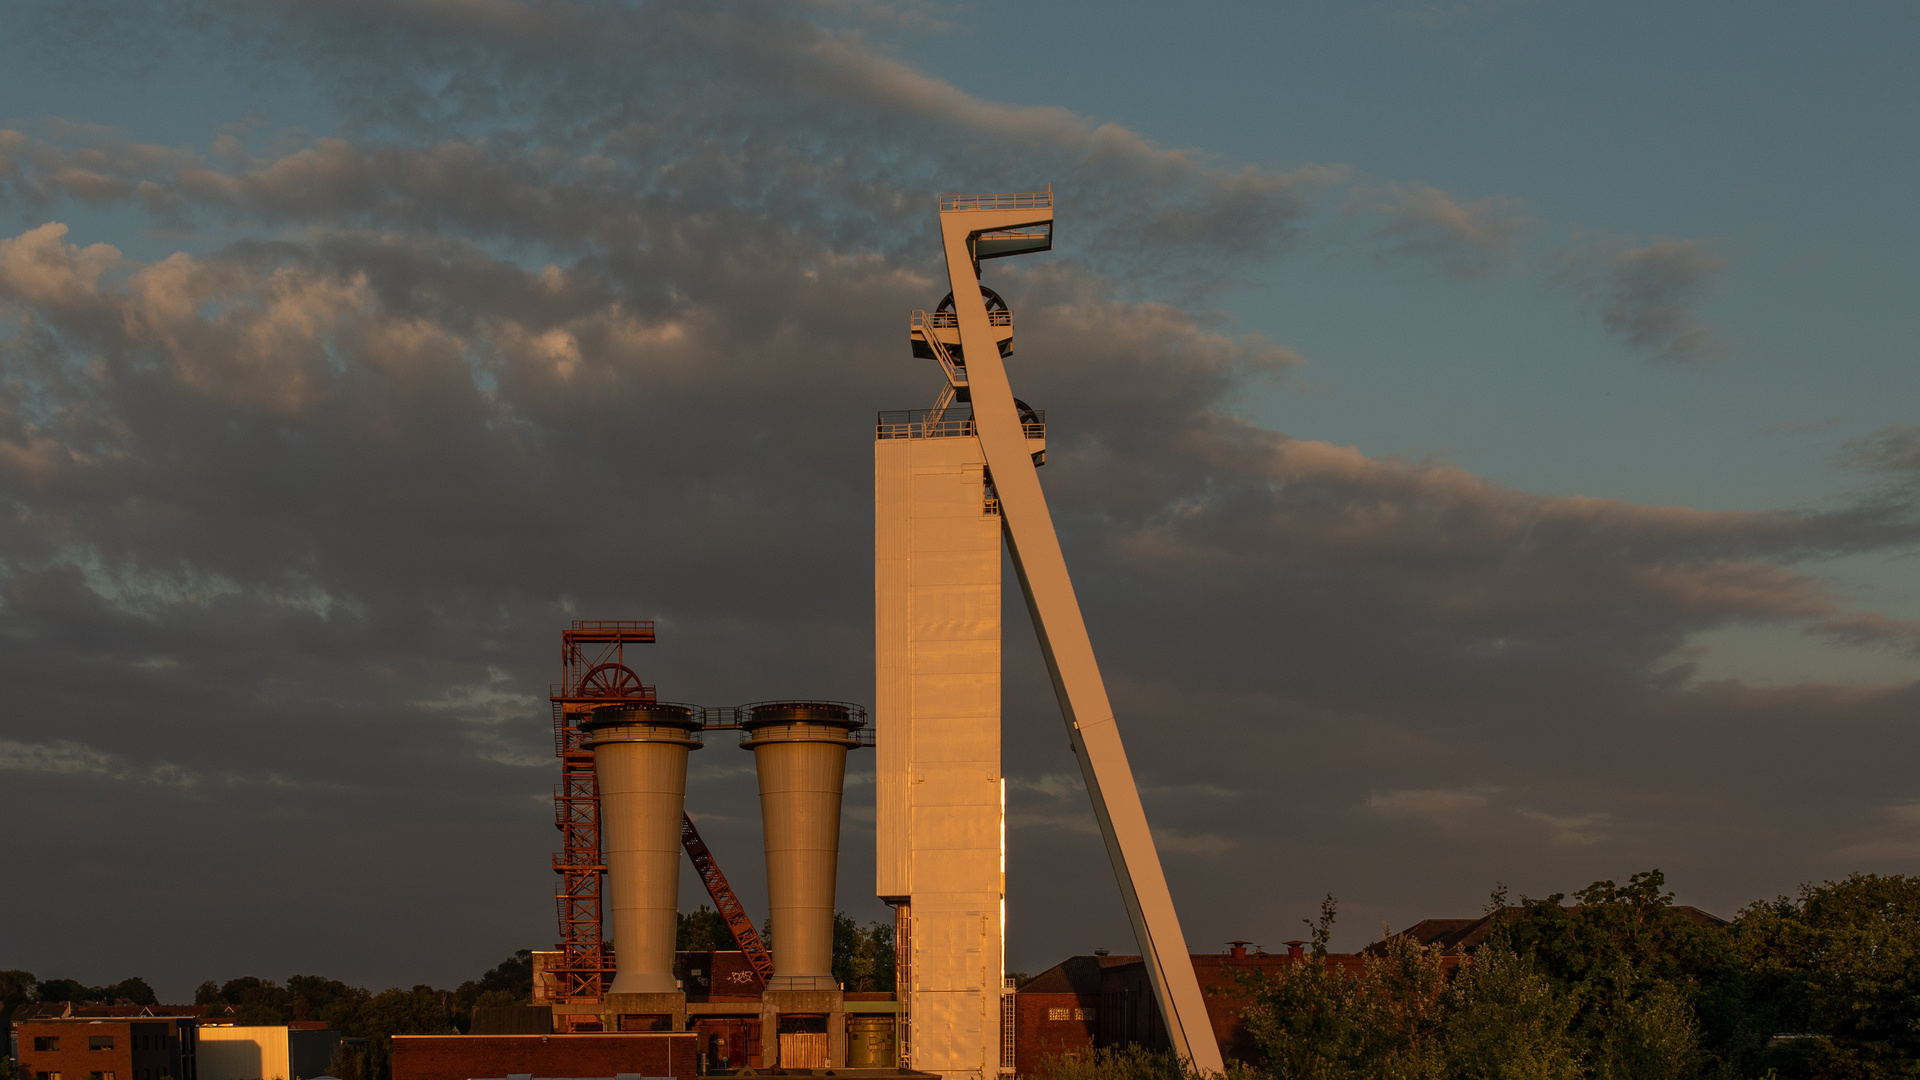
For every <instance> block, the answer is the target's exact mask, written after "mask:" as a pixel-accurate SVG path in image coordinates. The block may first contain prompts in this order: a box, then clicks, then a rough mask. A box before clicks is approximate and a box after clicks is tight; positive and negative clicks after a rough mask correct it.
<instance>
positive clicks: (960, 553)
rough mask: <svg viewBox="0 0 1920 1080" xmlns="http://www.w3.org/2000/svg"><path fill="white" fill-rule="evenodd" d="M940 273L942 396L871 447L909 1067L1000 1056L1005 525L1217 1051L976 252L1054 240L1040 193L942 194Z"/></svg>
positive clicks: (1007, 1060) (1145, 897) (1106, 814)
mask: <svg viewBox="0 0 1920 1080" xmlns="http://www.w3.org/2000/svg"><path fill="white" fill-rule="evenodd" d="M940 235H941V238H942V240H943V241H944V243H945V245H946V257H947V278H948V281H949V282H950V284H951V285H952V287H953V291H952V292H951V293H949V294H948V297H947V299H946V300H945V301H943V302H942V303H941V304H940V305H939V307H938V308H937V309H936V310H934V311H931V312H926V311H915V312H914V313H913V316H912V320H911V323H910V337H911V339H912V343H913V351H914V353H915V355H917V356H921V357H925V358H930V359H934V360H938V361H939V362H940V367H941V369H942V370H943V371H944V372H945V373H946V379H947V382H946V387H945V388H944V389H943V390H941V391H940V396H939V398H938V399H937V400H936V402H935V403H934V406H933V408H931V409H927V410H914V411H911V412H900V413H882V414H881V416H880V423H879V428H878V430H877V432H876V434H877V441H876V442H875V443H874V477H873V486H874V568H873V576H874V631H875V634H874V636H875V656H874V659H875V673H876V684H877V685H876V688H875V693H874V699H875V705H876V708H875V710H874V711H875V713H876V723H877V749H878V751H879V758H878V761H877V762H876V766H877V770H878V776H877V780H878V792H877V799H878V812H879V821H878V833H879V835H878V838H877V840H876V847H877V851H876V854H877V857H878V873H877V880H876V882H875V888H876V891H877V893H878V894H879V896H880V897H881V898H882V899H884V900H886V901H887V902H888V903H889V904H892V905H893V906H894V910H895V913H896V928H897V935H896V947H897V948H898V950H899V951H898V955H899V979H898V983H897V992H898V994H899V998H900V1002H901V1012H902V1016H901V1020H902V1023H901V1026H900V1029H899V1039H900V1044H899V1045H900V1054H901V1058H900V1064H901V1065H902V1066H903V1067H910V1068H913V1069H916V1070H921V1071H926V1072H936V1073H940V1074H943V1075H944V1076H945V1077H947V1078H948V1080H985V1078H988V1077H993V1076H995V1075H997V1074H999V1073H1002V1072H1011V1071H1012V1069H1013V1060H1012V1056H1011V1047H1012V1042H1011V1037H1012V1025H1011V1022H1010V1021H1011V1017H1010V1016H1007V1015H1006V1013H1007V1012H1009V1011H1010V1010H1009V1009H1008V1008H1007V1006H1009V1005H1010V1004H1011V999H1010V998H1009V997H1008V996H1007V995H1008V994H1010V993H1011V991H1010V990H1009V989H1008V988H1005V987H1004V986H1003V985H1002V983H1003V979H1004V976H1005V962H1004V951H1003V949H1004V940H1005V938H1004V931H1005V922H1006V797H1005V790H1006V789H1005V781H1004V779H1003V778H1002V774H1001V769H1000V599H1001V593H1000V590H1001V583H1000V538H1001V536H1002V534H1004V535H1005V537H1006V542H1007V549H1008V551H1009V552H1010V553H1011V554H1012V556H1013V565H1014V568H1015V570H1016V571H1017V572H1018V574H1019V577H1020V588H1021V590H1022V592H1024V593H1025V594H1026V600H1027V610H1028V612H1029V613H1031V615H1032V616H1033V626H1034V630H1035V632H1036V633H1037V634H1038V635H1039V638H1040V647H1041V651H1042V652H1043V653H1044V654H1045V655H1046V661H1047V670H1048V672H1049V673H1050V674H1051V675H1052V676H1053V688H1054V693H1055V694H1056V695H1058V697H1059V700H1060V711H1061V714H1062V716H1063V718H1064V719H1065V720H1066V724H1067V732H1068V737H1069V739H1070V740H1071V741H1072V745H1073V751H1074V754H1075V756H1076V757H1078V758H1079V760H1080V774H1081V776H1082V777H1083V778H1084V779H1085V781H1086V785H1087V793H1088V794H1089V795H1090V796H1091V797H1092V800H1093V812H1094V816H1095V817H1097V818H1098V819H1099V822H1100V833H1101V835H1102V836H1103V837H1104V838H1105V840H1106V843H1107V855H1108V857H1109V858H1110V859H1111V860H1112V861H1113V870H1114V875H1115V876H1116V877H1117V878H1118V879H1119V883H1120V894H1121V896H1122V898H1123V899H1124V900H1125V902H1126V907H1127V915H1128V917H1129V918H1130V919H1131V920H1132V922H1133V932H1134V936H1135V938H1136V939H1137V941H1138V943H1139V948H1140V953H1141V956H1142V958H1143V960H1144V961H1145V965H1146V970H1147V977H1148V978H1149V980H1151V982H1152V984H1153V991H1154V995H1155V997H1156V998H1157V999H1158V1001H1159V1005H1160V1012H1161V1015H1162V1016H1163V1017H1164V1018H1165V1020H1166V1027H1167V1035H1168V1038H1169V1041H1170V1042H1171V1045H1172V1048H1173V1050H1174V1051H1175V1052H1176V1053H1177V1054H1179V1055H1180V1057H1182V1058H1184V1059H1186V1060H1187V1061H1189V1062H1191V1063H1192V1065H1193V1066H1194V1067H1196V1068H1198V1069H1200V1070H1202V1071H1205V1072H1219V1071H1221V1069H1222V1062H1221V1057H1220V1048H1219V1045H1218V1044H1217V1043H1216V1042H1215V1041H1214V1037H1213V1031H1212V1028H1211V1025H1210V1024H1209V1023H1208V1022H1207V1010H1206V1003H1205V1001H1204V1000H1203V999H1202V997H1201V995H1200V985H1199V982H1198V980H1196V979H1195V977H1194V972H1193V965H1192V963H1191V961H1190V960H1189V959H1188V952H1187V945H1186V939H1185V937H1184V936H1183V935H1182V934H1181V932H1180V919H1179V916H1178V914H1177V913H1176V912H1175V911H1174V908H1173V897H1172V895H1171V894H1170V893H1169V892H1168V891H1167V879H1166V874H1165V873H1164V872H1163V871H1162V870H1161V867H1160V855H1159V852H1158V851H1157V850H1156V849H1155V848H1154V844H1153V836H1152V834H1151V833H1150V832H1149V831H1148V828H1147V817H1146V813H1145V811H1144V810H1142V809H1141V806H1140V792H1139V789H1138V788H1136V787H1135V786H1134V782H1133V769H1132V767H1131V766H1130V765H1129V764H1128V763H1127V752H1126V748H1125V747H1124V746H1122V745H1121V742H1120V730H1119V728H1118V727H1116V726H1115V724H1114V718H1113V705H1112V704H1111V703H1110V702H1109V701H1108V700H1107V687H1106V683H1105V682H1104V681H1103V680H1102V679H1101V677H1100V665H1099V664H1098V663H1097V662H1096V661H1095V659H1094V655H1093V645H1092V643H1091V642H1090V641H1089V640H1088V638H1087V627H1086V622H1085V620H1084V619H1083V618H1082V617H1081V614H1080V602H1079V600H1078V599H1077V598H1076V597H1075V596H1074V592H1073V581H1072V579H1071V578H1069V577H1068V576H1067V564H1066V560H1065V559H1064V558H1063V556H1062V555H1061V552H1060V540H1059V537H1058V536H1057V535H1056V534H1055V533H1054V528H1053V516H1052V515H1051V514H1050V513H1049V512H1048V510H1047V499H1046V495H1045V493H1044V492H1042V491H1041V488H1040V478H1039V474H1038V473H1037V472H1036V471H1035V470H1036V468H1037V467H1038V466H1039V465H1040V464H1041V462H1043V461H1044V460H1045V455H1046V425H1045V417H1044V415H1042V414H1040V413H1038V412H1036V411H1034V410H1032V409H1030V408H1028V407H1027V406H1026V404H1025V403H1023V402H1020V401H1018V400H1017V399H1015V398H1014V396H1013V388H1012V386H1011V384H1009V383H1008V381H1007V371H1006V367H1005V365H1004V364H1003V363H1002V360H1004V359H1005V358H1006V357H1007V356H1009V355H1011V354H1012V348H1011V346H1012V342H1013V314H1012V312H1011V311H1009V310H1008V309H1007V306H1006V304H1005V303H1004V302H1003V301H1002V300H1001V299H1000V297H999V295H998V294H996V293H994V292H993V291H992V290H990V289H988V288H986V287H985V286H984V285H982V284H980V263H981V260H983V259H994V258H1001V257H1004V256H1008V255H1024V254H1028V253H1030V252H1038V251H1049V250H1051V249H1052V247H1053V193H1052V192H1051V191H1044V192H1024V193H1016V194H999V195H947V196H942V197H941V199H940Z"/></svg>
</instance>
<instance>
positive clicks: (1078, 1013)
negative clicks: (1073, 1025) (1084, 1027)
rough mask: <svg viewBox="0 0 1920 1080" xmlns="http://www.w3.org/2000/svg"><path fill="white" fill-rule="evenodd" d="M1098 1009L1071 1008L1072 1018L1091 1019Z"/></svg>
mask: <svg viewBox="0 0 1920 1080" xmlns="http://www.w3.org/2000/svg"><path fill="white" fill-rule="evenodd" d="M1099 1011H1100V1010H1099V1009H1075V1010H1073V1018H1074V1019H1075V1020H1092V1019H1093V1018H1094V1014H1095V1013H1098V1012H1099Z"/></svg>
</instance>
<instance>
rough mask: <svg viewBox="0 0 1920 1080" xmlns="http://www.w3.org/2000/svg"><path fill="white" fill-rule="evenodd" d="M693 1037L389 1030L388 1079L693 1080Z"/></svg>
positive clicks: (673, 1034) (695, 1045)
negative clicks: (646, 1079) (620, 1078)
mask: <svg viewBox="0 0 1920 1080" xmlns="http://www.w3.org/2000/svg"><path fill="white" fill-rule="evenodd" d="M698 1042H699V1039H698V1036H696V1035H694V1034H693V1033H692V1032H648V1033H644V1034H621V1035H611V1034H606V1035H395V1036H394V1037H393V1080H471V1078H473V1077H494V1076H506V1075H508V1074H510V1073H531V1074H533V1075H534V1076H608V1077H610V1076H617V1075H619V1074H620V1073H639V1074H640V1075H642V1076H672V1077H677V1078H679V1080H693V1077H694V1075H695V1072H696V1068H697V1060H696V1057H695V1055H696V1054H697V1053H698ZM63 1080H75V1078H71V1077H66V1078H63ZM79 1080H85V1078H79Z"/></svg>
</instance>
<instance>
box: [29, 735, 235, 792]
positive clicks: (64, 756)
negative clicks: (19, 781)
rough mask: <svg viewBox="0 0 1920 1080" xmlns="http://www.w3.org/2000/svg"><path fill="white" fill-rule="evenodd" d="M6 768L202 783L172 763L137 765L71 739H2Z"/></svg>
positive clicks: (174, 783)
mask: <svg viewBox="0 0 1920 1080" xmlns="http://www.w3.org/2000/svg"><path fill="white" fill-rule="evenodd" d="M4 770H12V771H16V772H38V773H52V774H54V775H56V776H87V775H93V776H104V777H107V778H109V779H112V780H134V781H138V782H141V783H147V784H160V785H163V786H167V787H180V788H191V787H194V786H196V785H197V784H199V782H200V777H199V775H198V774H197V773H195V772H193V771H192V770H191V769H186V768H182V767H181V766H179V765H175V764H173V763H172V762H167V761H163V762H160V763H159V764H157V765H148V766H137V765H134V764H133V763H131V762H129V761H128V760H126V759H125V758H123V757H121V756H119V755H118V754H109V753H106V752H105V751H102V750H96V749H94V748H93V747H91V746H87V745H85V744H83V743H77V742H73V741H71V740H68V739H60V740H57V741H55V742H51V743H26V742H19V741H16V740H14V739H0V771H4Z"/></svg>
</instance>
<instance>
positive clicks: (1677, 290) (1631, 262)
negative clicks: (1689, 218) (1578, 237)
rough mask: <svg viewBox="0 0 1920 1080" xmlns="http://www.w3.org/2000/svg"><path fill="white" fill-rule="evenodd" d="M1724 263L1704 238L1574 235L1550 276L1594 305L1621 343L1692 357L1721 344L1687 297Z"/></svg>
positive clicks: (1680, 359) (1707, 356) (1670, 356)
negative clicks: (1594, 239)
mask: <svg viewBox="0 0 1920 1080" xmlns="http://www.w3.org/2000/svg"><path fill="white" fill-rule="evenodd" d="M1726 265H1727V262H1726V260H1725V259H1723V258H1721V257H1720V256H1719V255H1717V254H1715V253H1714V251H1713V248H1712V245H1711V244H1710V243H1709V242H1708V241H1705V240H1668V239H1665V238H1656V239H1655V240H1654V242H1653V243H1651V244H1648V245H1647V246H1645V247H1632V246H1630V245H1628V244H1627V243H1625V242H1622V241H1618V240H1608V241H1601V242H1598V243H1592V244H1585V243H1581V242H1578V241H1576V243H1575V245H1574V246H1572V247H1570V248H1569V249H1568V250H1567V251H1565V252H1563V253H1562V254H1561V256H1560V260H1559V267H1558V269H1557V271H1556V273H1555V278H1556V279H1557V280H1558V281H1559V282H1560V283H1562V284H1564V285H1568V286H1570V287H1572V288H1574V289H1576V290H1578V291H1579V292H1580V293H1581V294H1582V295H1584V296H1585V297H1586V298H1587V300H1588V301H1589V302H1592V303H1595V304H1597V305H1599V308H1600V319H1601V321H1602V322H1604V323H1605V324H1606V327H1607V329H1609V330H1612V331H1613V332H1614V333H1616V334H1619V335H1620V336H1621V337H1622V338H1625V339H1626V342H1627V344H1629V345H1631V346H1633V347H1634V348H1636V349H1641V350H1644V351H1645V352H1647V353H1648V354H1650V355H1651V356H1652V357H1653V358H1654V359H1655V360H1659V361H1662V362H1666V363H1693V362H1698V361H1704V360H1712V359H1715V358H1717V357H1718V356H1720V355H1721V354H1722V352H1723V351H1724V350H1723V348H1722V346H1721V345H1720V343H1719V342H1717V341H1715V340H1714V338H1713V336H1712V334H1711V333H1710V332H1709V330H1708V328H1707V327H1706V325H1705V324H1703V323H1702V322H1701V321H1700V320H1699V317H1698V316H1697V315H1696V314H1695V313H1694V310H1693V305H1694V304H1695V303H1697V302H1698V301H1699V299H1700V297H1701V296H1702V295H1703V294H1704V293H1705V292H1706V289H1707V287H1708V285H1710V284H1711V283H1712V281H1713V276H1714V275H1715V274H1717V273H1719V272H1720V271H1721V270H1723V269H1725V268H1726Z"/></svg>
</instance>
